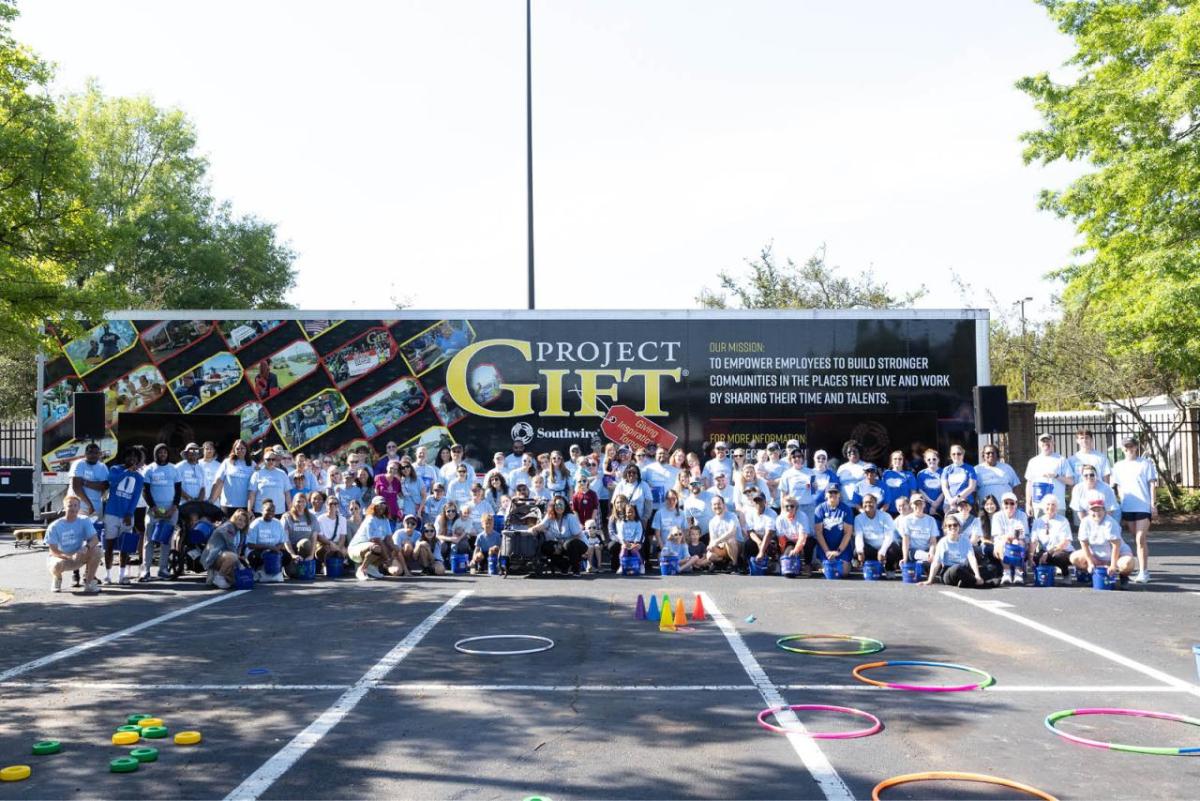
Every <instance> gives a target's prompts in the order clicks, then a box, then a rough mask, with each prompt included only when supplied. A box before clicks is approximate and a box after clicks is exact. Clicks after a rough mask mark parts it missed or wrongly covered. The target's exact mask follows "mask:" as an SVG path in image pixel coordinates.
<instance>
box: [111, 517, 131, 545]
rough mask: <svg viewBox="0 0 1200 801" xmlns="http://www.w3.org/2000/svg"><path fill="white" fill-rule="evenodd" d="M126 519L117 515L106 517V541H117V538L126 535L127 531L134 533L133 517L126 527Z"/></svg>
mask: <svg viewBox="0 0 1200 801" xmlns="http://www.w3.org/2000/svg"><path fill="white" fill-rule="evenodd" d="M124 521H125V518H124V517H118V516H117V515H105V516H104V540H105V542H107V541H108V540H115V539H116V538H117V537H119V536H121V535H122V534H124V533H125V532H126V531H133V516H132V515H130V517H129V525H128V526H127V525H125V523H124Z"/></svg>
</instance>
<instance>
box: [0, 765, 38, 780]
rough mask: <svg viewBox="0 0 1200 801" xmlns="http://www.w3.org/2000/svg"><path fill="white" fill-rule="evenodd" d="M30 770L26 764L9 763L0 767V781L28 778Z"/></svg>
mask: <svg viewBox="0 0 1200 801" xmlns="http://www.w3.org/2000/svg"><path fill="white" fill-rule="evenodd" d="M30 773H32V771H31V770H30V769H29V766H28V765H9V766H8V767H7V768H0V782H19V781H23V780H24V779H28V778H29V774H30Z"/></svg>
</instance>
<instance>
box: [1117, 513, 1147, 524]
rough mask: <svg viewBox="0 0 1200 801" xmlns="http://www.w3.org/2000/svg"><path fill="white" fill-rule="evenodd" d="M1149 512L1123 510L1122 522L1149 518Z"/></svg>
mask: <svg viewBox="0 0 1200 801" xmlns="http://www.w3.org/2000/svg"><path fill="white" fill-rule="evenodd" d="M1149 519H1150V513H1149V512H1121V522H1124V521H1126V520H1129V521H1132V522H1137V521H1138V520H1149Z"/></svg>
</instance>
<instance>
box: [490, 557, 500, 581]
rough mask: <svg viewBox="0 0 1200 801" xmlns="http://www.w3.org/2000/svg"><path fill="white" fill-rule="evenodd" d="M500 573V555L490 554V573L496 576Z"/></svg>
mask: <svg viewBox="0 0 1200 801" xmlns="http://www.w3.org/2000/svg"><path fill="white" fill-rule="evenodd" d="M499 574H500V557H499V556H489V557H488V575H489V576H496V575H499Z"/></svg>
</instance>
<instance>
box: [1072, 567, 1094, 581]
mask: <svg viewBox="0 0 1200 801" xmlns="http://www.w3.org/2000/svg"><path fill="white" fill-rule="evenodd" d="M1073 570H1074V571H1075V583H1076V584H1091V583H1092V574H1091V573H1089V572H1087V571H1086V570H1080V569H1079V568H1077V567H1076V568H1073Z"/></svg>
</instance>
